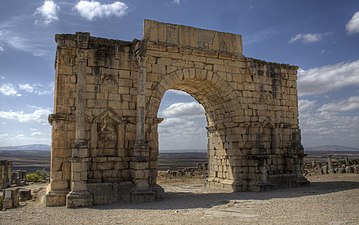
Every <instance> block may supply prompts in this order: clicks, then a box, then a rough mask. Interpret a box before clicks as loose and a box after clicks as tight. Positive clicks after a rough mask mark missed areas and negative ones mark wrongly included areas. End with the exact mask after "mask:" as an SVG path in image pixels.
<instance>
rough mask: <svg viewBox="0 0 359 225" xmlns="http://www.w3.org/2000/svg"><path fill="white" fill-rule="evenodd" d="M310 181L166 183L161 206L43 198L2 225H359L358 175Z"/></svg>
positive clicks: (2, 217) (1, 219)
mask: <svg viewBox="0 0 359 225" xmlns="http://www.w3.org/2000/svg"><path fill="white" fill-rule="evenodd" d="M308 179H309V180H310V181H311V182H312V183H311V186H310V187H303V188H287V189H277V190H274V191H269V192H260V193H255V192H241V193H219V192H215V191H210V190H207V189H205V188H203V187H202V184H201V183H202V180H201V179H192V180H191V179H171V180H169V179H164V178H163V179H162V180H160V182H161V184H162V186H163V187H164V188H165V190H166V192H167V194H166V198H165V199H163V200H160V201H156V202H150V203H141V204H131V203H118V204H113V205H101V206H93V207H89V208H79V209H68V208H66V207H52V208H50V207H44V206H43V205H41V204H40V203H39V202H40V197H39V198H37V200H36V201H27V202H22V203H21V204H22V206H21V207H20V208H17V209H11V210H7V211H1V212H0V224H2V225H5V224H358V221H359V213H358V212H359V205H358V202H359V175H358V174H330V175H315V176H309V177H308ZM42 187H43V185H42ZM34 188H35V189H37V190H39V188H41V185H37V186H34ZM42 194H43V190H40V191H39V192H38V195H42Z"/></svg>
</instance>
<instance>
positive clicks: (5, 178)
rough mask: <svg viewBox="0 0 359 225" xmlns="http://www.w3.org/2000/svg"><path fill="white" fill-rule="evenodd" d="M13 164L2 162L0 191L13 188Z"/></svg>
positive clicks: (0, 164) (0, 167)
mask: <svg viewBox="0 0 359 225" xmlns="http://www.w3.org/2000/svg"><path fill="white" fill-rule="evenodd" d="M11 174H12V162H11V161H7V160H2V161H0V189H5V188H8V187H10V186H11Z"/></svg>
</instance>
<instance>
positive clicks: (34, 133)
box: [31, 131, 44, 137]
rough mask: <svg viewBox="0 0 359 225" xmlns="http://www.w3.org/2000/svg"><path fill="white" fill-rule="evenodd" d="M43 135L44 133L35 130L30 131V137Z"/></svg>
mask: <svg viewBox="0 0 359 225" xmlns="http://www.w3.org/2000/svg"><path fill="white" fill-rule="evenodd" d="M43 135H44V133H42V132H39V131H37V132H32V133H31V136H32V137H37V136H43Z"/></svg>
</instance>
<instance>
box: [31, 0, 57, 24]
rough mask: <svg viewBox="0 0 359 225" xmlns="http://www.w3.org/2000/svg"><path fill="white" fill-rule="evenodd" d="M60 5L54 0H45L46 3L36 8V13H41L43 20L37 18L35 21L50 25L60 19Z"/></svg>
mask: <svg viewBox="0 0 359 225" xmlns="http://www.w3.org/2000/svg"><path fill="white" fill-rule="evenodd" d="M59 10H60V7H59V6H58V5H57V4H56V3H55V2H54V1H53V0H45V1H44V4H43V5H42V6H40V7H38V8H37V9H36V12H35V14H34V15H39V16H40V17H41V20H36V21H35V23H42V24H45V25H48V24H50V23H52V22H54V21H58V20H59V18H58V16H57V13H58V11H59Z"/></svg>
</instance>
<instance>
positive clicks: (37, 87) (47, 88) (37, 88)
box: [18, 83, 54, 95]
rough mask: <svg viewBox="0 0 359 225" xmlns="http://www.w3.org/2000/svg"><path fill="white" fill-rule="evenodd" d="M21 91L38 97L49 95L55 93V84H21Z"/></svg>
mask: <svg viewBox="0 0 359 225" xmlns="http://www.w3.org/2000/svg"><path fill="white" fill-rule="evenodd" d="M18 86H19V89H20V90H23V91H26V92H28V93H34V94H37V95H48V94H52V93H53V92H54V83H50V84H48V85H43V84H19V85H18Z"/></svg>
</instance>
